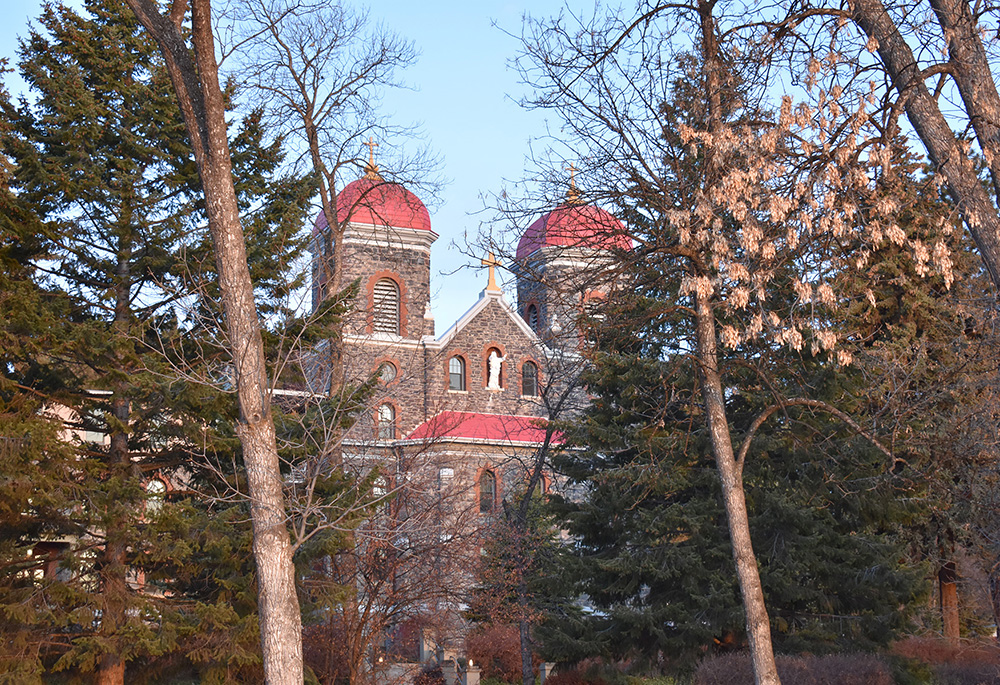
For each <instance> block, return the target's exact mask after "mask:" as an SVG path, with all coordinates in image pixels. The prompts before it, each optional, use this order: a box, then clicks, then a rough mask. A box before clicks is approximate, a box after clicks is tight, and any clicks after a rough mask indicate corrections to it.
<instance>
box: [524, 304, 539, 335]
mask: <svg viewBox="0 0 1000 685" xmlns="http://www.w3.org/2000/svg"><path fill="white" fill-rule="evenodd" d="M524 319H525V321H527V322H528V325H529V326H531V330H533V331H534V332H535V333H537V332H538V307H536V306H535V305H533V304H529V305H528V309H527V310H526V311H525V312H524Z"/></svg>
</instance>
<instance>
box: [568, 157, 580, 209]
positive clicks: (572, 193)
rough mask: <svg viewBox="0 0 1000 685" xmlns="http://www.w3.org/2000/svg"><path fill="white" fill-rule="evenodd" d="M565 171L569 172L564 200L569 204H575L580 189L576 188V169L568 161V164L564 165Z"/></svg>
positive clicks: (578, 197) (578, 199)
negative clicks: (567, 187) (567, 188)
mask: <svg viewBox="0 0 1000 685" xmlns="http://www.w3.org/2000/svg"><path fill="white" fill-rule="evenodd" d="M566 171H568V172H569V190H567V191H566V201H567V202H569V203H570V204H576V203H578V202H579V201H580V191H579V190H577V189H576V172H577V171H578V169H577V168H576V167H575V166H573V163H572V162H570V164H569V166H568V167H566Z"/></svg>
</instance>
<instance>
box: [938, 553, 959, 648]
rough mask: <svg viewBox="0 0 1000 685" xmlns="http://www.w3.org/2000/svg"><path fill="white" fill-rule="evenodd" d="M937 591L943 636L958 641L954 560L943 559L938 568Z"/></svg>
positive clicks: (955, 566)
mask: <svg viewBox="0 0 1000 685" xmlns="http://www.w3.org/2000/svg"><path fill="white" fill-rule="evenodd" d="M938 591H939V598H940V601H941V622H942V625H943V628H944V630H943V633H944V638H945V639H946V640H948V641H949V642H958V639H959V637H961V624H960V623H959V618H958V566H957V565H956V564H955V562H954V561H945V562H944V563H943V564H941V567H940V568H939V569H938Z"/></svg>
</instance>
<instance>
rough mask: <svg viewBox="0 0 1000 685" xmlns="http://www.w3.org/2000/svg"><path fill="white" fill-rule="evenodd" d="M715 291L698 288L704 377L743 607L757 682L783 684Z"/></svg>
mask: <svg viewBox="0 0 1000 685" xmlns="http://www.w3.org/2000/svg"><path fill="white" fill-rule="evenodd" d="M710 297H711V296H710V295H709V294H708V293H702V292H698V293H696V294H695V316H696V336H697V355H696V356H697V360H698V379H699V384H700V386H701V394H702V399H703V401H704V403H705V413H706V418H707V420H708V432H709V438H710V440H711V443H712V454H713V455H714V457H715V464H716V468H717V469H718V471H719V479H720V480H721V481H722V499H723V502H724V503H725V507H726V518H727V521H728V524H729V538H730V541H731V542H732V546H733V559H734V561H735V562H736V575H737V577H738V578H739V583H740V594H741V595H742V596H743V609H744V611H745V612H746V627H747V638H748V640H749V642H750V658H751V659H752V660H753V667H754V678H755V681H756V683H757V685H780V683H781V680H780V679H779V678H778V668H777V665H776V664H775V660H774V648H773V647H772V645H771V623H770V620H769V619H768V616H767V607H766V606H765V604H764V590H763V587H762V586H761V583H760V573H759V572H758V569H757V559H756V558H755V557H754V553H753V544H752V543H751V541H750V519H749V516H748V514H747V505H746V498H745V496H744V492H743V476H742V474H741V473H740V470H739V468H738V467H737V464H736V457H735V454H734V453H733V443H732V439H731V436H730V434H729V421H728V419H727V418H726V405H725V399H724V397H725V395H724V393H723V389H722V379H721V377H720V376H719V369H718V358H717V355H716V343H715V318H714V313H713V311H712V305H711V302H710V301H709V300H710Z"/></svg>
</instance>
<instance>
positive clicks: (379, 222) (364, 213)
mask: <svg viewBox="0 0 1000 685" xmlns="http://www.w3.org/2000/svg"><path fill="white" fill-rule="evenodd" d="M348 219H349V220H350V221H351V222H352V223H357V224H374V225H375V226H391V227H393V228H414V229H417V230H421V231H429V230H431V216H430V214H428V213H427V208H426V207H424V203H423V202H421V201H420V199H419V198H418V197H417V196H416V195H414V194H413V193H411V192H410V191H409V190H407V189H406V188H404V187H403V186H401V185H399V184H398V183H389V182H386V181H381V180H376V179H371V178H359V179H358V180H357V181H354V182H352V183H348V184H347V187H346V188H344V189H343V190H342V191H340V193H339V194H338V195H337V221H345V220H348ZM326 225H327V224H326V217H325V216H324V215H323V213H322V212H320V214H319V216H318V217H316V229H317V230H322V229H324V228H326Z"/></svg>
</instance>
